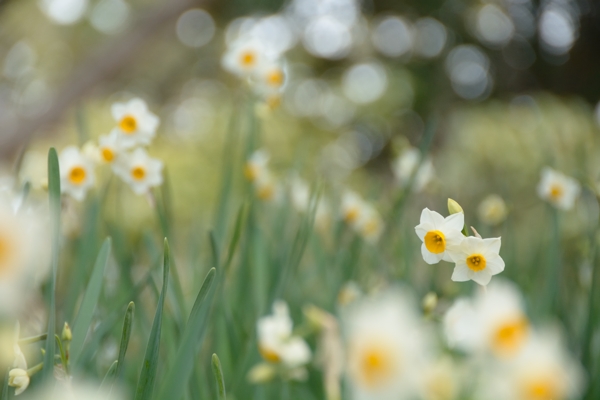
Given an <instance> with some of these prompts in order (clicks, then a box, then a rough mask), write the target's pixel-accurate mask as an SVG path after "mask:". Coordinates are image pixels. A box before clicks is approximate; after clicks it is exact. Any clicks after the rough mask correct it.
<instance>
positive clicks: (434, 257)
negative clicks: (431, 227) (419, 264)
mask: <svg viewBox="0 0 600 400" xmlns="http://www.w3.org/2000/svg"><path fill="white" fill-rule="evenodd" d="M421 255H422V256H423V260H425V262H426V263H427V264H437V263H439V262H440V260H441V259H442V257H443V253H440V254H433V253H432V252H430V251H429V250H427V247H425V243H423V244H422V245H421Z"/></svg>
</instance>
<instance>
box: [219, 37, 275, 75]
mask: <svg viewBox="0 0 600 400" xmlns="http://www.w3.org/2000/svg"><path fill="white" fill-rule="evenodd" d="M265 62H266V60H265V54H264V49H263V47H262V46H261V44H260V43H259V42H258V41H255V40H252V39H247V38H243V37H242V38H240V39H238V40H237V41H235V42H234V43H232V44H231V45H230V46H229V47H228V48H227V52H226V53H225V54H224V55H223V58H222V59H221V65H222V66H223V68H225V69H226V70H227V71H229V72H231V73H232V74H235V75H238V76H240V77H242V78H246V77H249V76H251V75H253V74H256V72H257V71H258V69H259V68H260V66H261V65H263V64H264V63H265Z"/></svg>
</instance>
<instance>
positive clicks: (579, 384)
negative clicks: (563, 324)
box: [443, 280, 585, 400]
mask: <svg viewBox="0 0 600 400" xmlns="http://www.w3.org/2000/svg"><path fill="white" fill-rule="evenodd" d="M523 304H524V301H523V298H522V296H521V293H520V292H519V290H518V288H517V287H516V286H515V285H514V284H512V283H510V282H508V281H503V280H497V281H494V282H493V283H492V284H490V285H489V286H488V287H487V290H482V289H481V290H479V291H478V292H477V294H476V295H475V296H474V297H473V298H459V299H457V300H456V301H455V303H454V304H453V305H452V307H450V309H449V310H448V311H447V312H446V314H445V316H444V320H443V324H444V332H445V336H446V339H447V343H448V345H449V346H450V347H451V348H455V349H457V350H460V351H462V352H464V353H466V354H467V355H470V356H471V357H472V360H473V362H472V363H471V366H470V368H471V369H472V370H473V371H472V372H471V373H470V374H469V376H471V377H472V379H473V382H476V384H475V385H474V392H475V394H476V395H475V397H474V398H481V399H489V400H513V399H522V400H559V399H572V398H576V397H577V396H579V395H580V394H581V392H582V389H583V387H584V386H585V380H584V373H583V369H582V367H581V366H580V365H579V364H578V362H576V361H575V360H574V358H573V357H572V356H571V355H570V354H569V353H568V351H567V349H566V347H565V345H564V344H563V343H562V341H561V339H560V335H559V334H558V332H557V331H556V330H554V329H552V328H546V329H536V328H535V327H533V326H532V324H531V322H530V321H529V320H528V318H527V315H526V313H525V310H524V305H523Z"/></svg>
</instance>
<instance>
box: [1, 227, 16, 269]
mask: <svg viewBox="0 0 600 400" xmlns="http://www.w3.org/2000/svg"><path fill="white" fill-rule="evenodd" d="M12 252H13V249H12V246H11V243H10V239H9V238H7V237H4V236H0V275H2V272H7V271H6V270H7V269H10V265H9V264H10V260H11V255H12Z"/></svg>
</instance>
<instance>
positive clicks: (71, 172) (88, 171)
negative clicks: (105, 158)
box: [59, 146, 96, 201]
mask: <svg viewBox="0 0 600 400" xmlns="http://www.w3.org/2000/svg"><path fill="white" fill-rule="evenodd" d="M59 168H60V188H61V191H62V192H63V193H66V194H68V195H70V196H71V197H73V198H74V199H75V200H77V201H82V200H83V199H84V198H85V195H86V193H87V191H88V190H89V189H90V188H92V187H93V186H94V183H95V181H96V177H95V175H94V163H93V162H92V160H90V159H89V158H88V157H86V156H85V155H84V154H83V153H81V152H80V151H79V149H78V148H77V147H75V146H68V147H65V148H64V149H63V151H62V152H61V153H60V157H59Z"/></svg>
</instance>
